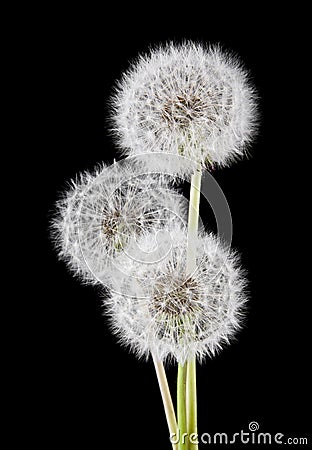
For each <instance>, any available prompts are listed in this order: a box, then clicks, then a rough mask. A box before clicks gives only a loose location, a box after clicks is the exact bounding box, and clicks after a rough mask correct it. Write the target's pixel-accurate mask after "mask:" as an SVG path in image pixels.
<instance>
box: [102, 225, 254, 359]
mask: <svg viewBox="0 0 312 450" xmlns="http://www.w3.org/2000/svg"><path fill="white" fill-rule="evenodd" d="M167 232H168V233H169V235H170V237H171V244H170V245H171V248H170V251H169V252H164V247H163V246H161V245H159V242H160V241H159V236H158V245H159V247H158V248H159V250H157V249H156V251H155V248H154V247H155V239H153V236H151V235H146V236H142V238H141V239H140V240H139V241H138V246H139V247H140V250H141V252H146V255H147V259H146V261H142V258H140V261H138V260H137V261H135V260H134V258H132V260H128V262H127V264H128V276H127V278H125V279H124V280H123V281H122V283H123V285H122V286H119V287H118V288H120V289H121V290H119V291H118V288H117V289H116V290H115V292H113V293H112V296H111V299H110V300H109V303H108V309H107V313H108V315H109V316H110V318H111V325H112V329H113V331H114V332H115V333H116V334H117V336H118V337H119V338H120V341H121V342H122V343H123V344H125V345H128V346H130V348H131V349H132V350H133V351H134V352H135V353H136V354H137V355H138V356H143V355H148V354H149V353H150V352H152V353H153V354H156V355H157V357H158V358H160V359H161V360H166V359H169V360H170V359H173V360H177V361H178V362H180V363H182V364H183V363H184V362H185V361H186V360H188V359H191V358H193V357H194V356H195V357H197V358H198V359H200V360H201V359H203V358H204V357H205V356H212V355H214V354H215V352H216V351H217V350H219V349H221V348H222V346H223V344H225V343H228V342H229V340H230V338H231V337H232V336H233V335H234V334H235V332H236V331H237V330H238V329H239V328H240V325H241V322H242V317H243V312H244V305H245V302H246V296H245V293H244V288H245V280H244V274H243V272H242V270H241V269H240V266H239V261H238V257H237V255H236V254H235V253H233V252H230V251H229V249H227V248H225V247H224V246H223V245H222V244H221V242H220V241H219V240H218V239H217V238H215V237H213V236H212V235H211V234H207V233H202V234H201V235H200V236H199V239H198V242H197V268H196V270H195V271H194V272H193V273H192V274H190V275H187V276H186V274H185V269H186V267H185V262H186V232H185V230H182V229H181V228H180V227H177V226H174V227H171V229H170V230H169V229H167ZM165 238H166V246H167V245H168V236H167V237H165ZM151 253H152V254H153V261H151V260H150V259H149V258H148V255H150V254H151ZM121 291H122V292H127V293H128V296H124V295H122V294H119V293H118V292H121ZM106 302H107V301H106Z"/></svg>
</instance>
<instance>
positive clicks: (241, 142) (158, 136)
mask: <svg viewBox="0 0 312 450" xmlns="http://www.w3.org/2000/svg"><path fill="white" fill-rule="evenodd" d="M112 107H113V111H114V112H113V114H112V123H113V125H112V131H113V132H114V134H115V136H116V137H117V142H118V143H119V146H120V148H121V151H122V152H123V153H125V154H130V155H135V154H139V153H142V149H146V151H148V152H166V153H175V154H178V155H180V156H185V157H187V158H189V159H191V160H193V161H195V162H196V163H201V164H202V165H203V166H206V167H207V166H212V165H220V166H226V165H229V164H230V163H231V162H232V161H233V160H235V159H236V158H237V157H241V156H242V155H243V154H244V151H245V149H246V148H247V146H248V144H249V143H250V142H251V141H252V138H253V136H254V135H255V131H256V128H257V108H256V94H255V90H254V88H253V86H252V84H251V82H250V80H249V76H248V73H247V71H246V70H245V69H244V68H243V67H242V65H241V63H240V62H239V60H238V58H237V57H236V56H234V55H232V54H230V53H229V52H224V51H222V50H221V48H220V47H218V46H211V47H205V46H203V45H199V44H194V43H192V42H185V43H183V44H180V45H175V44H173V43H170V44H168V45H166V46H163V47H159V48H157V49H153V50H151V51H150V53H149V54H147V55H143V56H141V57H140V58H138V59H137V61H136V62H135V63H134V64H133V65H132V66H131V67H130V69H129V70H128V72H126V74H125V75H124V76H123V78H122V79H121V81H120V82H119V85H118V86H117V88H116V91H115V94H114V95H113V97H112Z"/></svg>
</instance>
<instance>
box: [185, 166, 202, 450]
mask: <svg viewBox="0 0 312 450" xmlns="http://www.w3.org/2000/svg"><path fill="white" fill-rule="evenodd" d="M200 187H201V168H200V167H198V169H197V170H196V172H195V173H194V175H193V176H192V180H191V190H190V203H189V215H188V233H187V257H186V274H187V276H188V275H191V274H192V273H193V272H194V270H196V247H197V245H196V244H197V234H198V218H199V201H200ZM186 411H187V433H188V437H189V438H190V442H189V448H188V450H198V444H195V443H194V442H196V439H195V436H194V435H196V436H197V392H196V359H195V358H194V359H192V360H190V361H188V363H187V373H186ZM192 435H193V436H192Z"/></svg>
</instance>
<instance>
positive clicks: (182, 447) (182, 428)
mask: <svg viewBox="0 0 312 450" xmlns="http://www.w3.org/2000/svg"><path fill="white" fill-rule="evenodd" d="M186 373H187V364H184V366H182V364H179V366H178V385H177V387H178V391H177V412H178V427H179V444H178V445H179V446H178V448H179V450H188V436H187V418H186Z"/></svg>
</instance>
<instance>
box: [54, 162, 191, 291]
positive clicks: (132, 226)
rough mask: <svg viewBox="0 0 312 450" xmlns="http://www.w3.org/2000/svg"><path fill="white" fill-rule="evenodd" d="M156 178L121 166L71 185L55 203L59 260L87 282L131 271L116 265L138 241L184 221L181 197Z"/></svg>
mask: <svg viewBox="0 0 312 450" xmlns="http://www.w3.org/2000/svg"><path fill="white" fill-rule="evenodd" d="M158 175H159V174H155V173H148V172H145V171H144V170H142V167H141V172H140V170H139V169H138V167H136V165H133V163H131V164H127V163H123V164H121V165H115V164H114V165H112V166H106V165H103V166H101V168H100V169H98V170H96V171H94V172H93V173H83V174H81V175H79V176H78V177H77V178H76V180H75V181H72V182H71V184H70V187H69V189H68V190H67V192H66V193H65V194H64V195H63V197H62V199H61V200H59V201H58V203H57V207H56V214H55V215H54V218H53V221H52V224H51V229H52V238H53V241H54V243H55V246H56V248H57V251H58V256H59V258H60V259H62V260H65V262H66V263H67V265H68V267H69V268H70V269H71V270H72V272H73V273H74V274H75V275H77V276H78V277H79V278H80V279H81V280H82V281H83V282H85V283H91V284H98V283H100V284H105V285H107V284H109V280H110V279H111V277H114V276H115V277H116V278H118V276H121V275H122V274H119V272H120V270H122V271H126V270H127V268H126V267H122V268H119V267H117V266H116V263H115V260H116V257H117V256H118V255H119V254H120V253H121V252H124V251H125V250H126V248H127V246H128V245H129V244H130V243H131V242H132V243H133V242H135V241H136V239H137V237H138V236H141V235H142V234H146V233H148V232H150V231H151V230H157V229H158V228H162V227H163V226H164V223H166V222H170V221H184V220H186V209H185V205H184V202H183V198H182V196H181V195H179V194H178V193H177V192H176V191H174V190H173V189H172V188H171V185H170V182H169V181H168V180H166V178H165V177H164V176H161V177H159V176H158Z"/></svg>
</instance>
